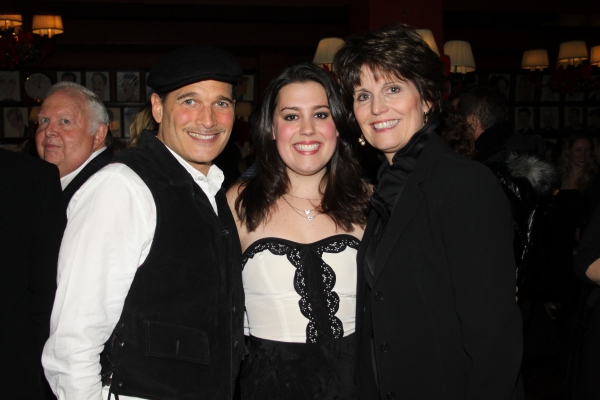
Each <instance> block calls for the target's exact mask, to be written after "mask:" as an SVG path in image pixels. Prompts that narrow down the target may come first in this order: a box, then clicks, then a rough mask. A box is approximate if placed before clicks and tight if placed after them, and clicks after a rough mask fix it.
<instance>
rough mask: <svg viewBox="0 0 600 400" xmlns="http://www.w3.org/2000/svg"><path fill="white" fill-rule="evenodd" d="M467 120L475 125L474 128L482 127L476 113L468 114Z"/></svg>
mask: <svg viewBox="0 0 600 400" xmlns="http://www.w3.org/2000/svg"><path fill="white" fill-rule="evenodd" d="M467 122H468V123H469V125H471V126H472V127H473V129H474V130H478V129H481V122H480V121H479V118H477V117H476V116H475V115H474V114H471V115H469V116H467Z"/></svg>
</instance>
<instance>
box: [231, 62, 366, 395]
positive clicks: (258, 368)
mask: <svg viewBox="0 0 600 400" xmlns="http://www.w3.org/2000/svg"><path fill="white" fill-rule="evenodd" d="M253 133H254V138H255V145H256V157H257V160H258V165H259V167H258V171H257V174H256V175H255V176H254V177H252V178H250V179H246V180H244V181H242V182H241V183H239V184H237V185H235V186H233V187H232V188H231V189H230V190H229V191H228V193H227V196H228V200H229V204H230V207H231V209H232V211H233V212H234V215H236V217H237V222H238V231H239V235H240V241H241V244H242V250H243V251H244V255H243V268H244V270H243V282H244V291H245V293H246V314H247V327H246V331H247V334H249V345H248V346H249V355H248V356H247V357H246V359H245V361H244V367H243V372H242V378H241V395H242V399H254V400H268V399H273V400H275V399H288V400H290V399H298V400H305V399H335V398H339V399H356V398H357V397H358V393H357V392H356V386H355V384H354V344H355V335H354V330H355V325H354V317H355V300H356V272H357V270H356V249H357V247H358V243H359V240H360V239H361V237H362V233H363V227H364V224H365V223H366V218H367V211H368V197H369V193H368V189H367V186H366V185H365V184H364V183H363V182H362V181H361V179H360V177H359V175H358V163H357V162H356V161H355V160H354V158H353V157H352V154H351V147H350V144H349V143H348V141H347V139H348V135H349V134H350V132H349V130H348V126H347V123H346V120H345V115H344V110H343V106H342V103H341V99H340V96H339V89H338V87H337V85H336V84H335V82H334V81H333V79H332V78H331V77H330V76H329V74H328V73H327V72H325V71H324V70H323V69H322V68H319V67H317V66H315V65H313V64H309V63H303V64H298V65H294V66H292V67H289V68H287V69H285V70H284V71H283V72H281V73H280V74H279V76H277V77H276V78H275V79H274V80H273V81H272V82H271V83H270V85H269V86H268V88H267V90H266V92H265V98H264V102H263V105H262V107H261V109H260V116H259V120H258V124H257V127H256V130H255V131H254V132H253Z"/></svg>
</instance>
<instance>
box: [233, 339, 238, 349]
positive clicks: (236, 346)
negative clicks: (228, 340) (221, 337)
mask: <svg viewBox="0 0 600 400" xmlns="http://www.w3.org/2000/svg"><path fill="white" fill-rule="evenodd" d="M233 348H234V349H237V348H238V341H237V340H236V341H235V342H234V343H233Z"/></svg>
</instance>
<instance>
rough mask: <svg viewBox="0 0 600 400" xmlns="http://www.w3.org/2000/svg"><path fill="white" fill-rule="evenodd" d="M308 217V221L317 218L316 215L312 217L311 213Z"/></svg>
mask: <svg viewBox="0 0 600 400" xmlns="http://www.w3.org/2000/svg"><path fill="white" fill-rule="evenodd" d="M306 218H308V222H312V220H313V219H315V218H314V217H311V216H310V215H309V216H308V217H306Z"/></svg>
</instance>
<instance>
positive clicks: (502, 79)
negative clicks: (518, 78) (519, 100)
mask: <svg viewBox="0 0 600 400" xmlns="http://www.w3.org/2000/svg"><path fill="white" fill-rule="evenodd" d="M488 82H489V84H490V85H491V86H493V87H495V88H496V89H498V90H499V91H500V93H502V94H503V95H504V98H505V99H506V100H507V101H508V100H510V74H491V75H490V77H489V80H488Z"/></svg>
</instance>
